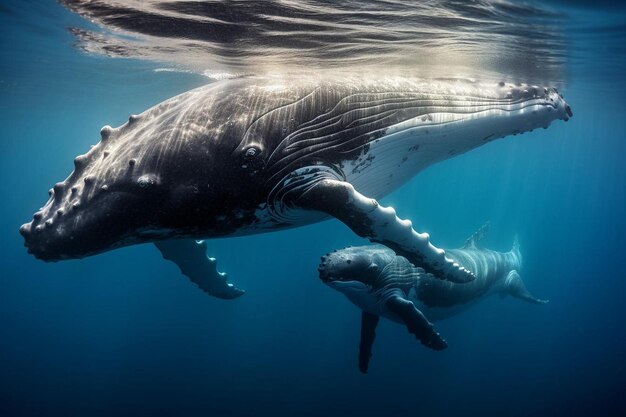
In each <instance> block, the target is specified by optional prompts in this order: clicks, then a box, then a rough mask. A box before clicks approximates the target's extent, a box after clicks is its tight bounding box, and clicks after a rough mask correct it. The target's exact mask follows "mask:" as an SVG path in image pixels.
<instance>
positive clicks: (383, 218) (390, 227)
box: [295, 178, 474, 283]
mask: <svg viewBox="0 0 626 417" xmlns="http://www.w3.org/2000/svg"><path fill="white" fill-rule="evenodd" d="M295 204H296V205H298V206H299V207H301V208H304V209H310V210H318V211H322V212H325V213H327V214H330V215H331V216H333V217H336V218H337V219H339V220H341V221H342V222H343V223H345V224H346V225H347V226H348V227H350V228H351V229H352V230H353V231H354V232H355V233H356V234H358V235H359V236H362V237H367V238H369V240H370V241H372V242H377V243H381V244H383V245H385V246H387V247H389V248H390V249H392V250H393V251H394V252H395V253H396V254H397V255H400V256H404V257H405V258H407V259H408V260H409V261H410V262H411V263H412V264H413V265H415V266H417V267H421V268H424V270H425V271H426V272H430V273H432V274H433V275H434V276H435V277H437V278H439V279H445V280H448V281H452V282H457V283H465V282H469V281H471V280H473V279H474V275H473V274H472V273H471V272H470V271H469V270H467V269H466V268H464V267H462V266H460V265H459V264H458V263H456V262H454V261H453V260H451V259H449V258H447V257H446V256H445V252H444V251H443V250H442V249H439V248H436V247H435V246H433V245H432V244H431V243H430V239H429V236H428V234H426V233H417V232H416V231H415V230H413V226H412V224H411V222H410V221H408V220H401V219H400V218H398V217H397V216H396V212H395V210H394V209H393V208H391V207H382V206H381V205H379V204H378V202H377V201H376V200H374V199H371V198H367V197H365V196H364V195H362V194H360V193H359V192H358V191H356V190H355V189H354V187H353V186H352V184H350V183H348V182H345V181H340V180H337V179H327V178H324V179H321V180H317V181H316V182H315V183H314V184H313V185H311V186H310V187H309V188H308V189H307V190H306V191H304V192H303V193H302V194H301V195H299V196H298V198H297V200H296V202H295Z"/></svg>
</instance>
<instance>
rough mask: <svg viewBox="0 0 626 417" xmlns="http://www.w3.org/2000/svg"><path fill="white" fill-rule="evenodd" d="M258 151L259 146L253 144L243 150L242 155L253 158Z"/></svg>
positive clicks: (259, 151)
mask: <svg viewBox="0 0 626 417" xmlns="http://www.w3.org/2000/svg"><path fill="white" fill-rule="evenodd" d="M259 153H261V150H260V149H259V148H255V147H254V146H251V147H249V148H248V149H246V151H245V152H244V156H245V157H246V158H254V157H255V156H257V155H258V154H259Z"/></svg>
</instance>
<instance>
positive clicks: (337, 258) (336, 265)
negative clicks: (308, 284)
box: [317, 246, 386, 290]
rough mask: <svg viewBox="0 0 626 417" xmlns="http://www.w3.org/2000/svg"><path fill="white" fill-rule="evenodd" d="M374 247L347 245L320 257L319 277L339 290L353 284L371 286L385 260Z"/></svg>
mask: <svg viewBox="0 0 626 417" xmlns="http://www.w3.org/2000/svg"><path fill="white" fill-rule="evenodd" d="M375 248H376V247H374V246H362V247H347V248H344V249H340V250H335V251H333V252H329V253H327V254H326V255H324V256H322V257H321V260H320V265H319V267H318V269H317V270H318V272H319V277H320V279H321V280H322V282H324V283H325V284H327V285H329V286H331V287H333V288H335V289H338V290H341V289H342V288H344V287H346V286H350V287H354V286H355V285H359V286H367V287H371V286H372V285H374V284H375V282H376V280H377V278H378V277H379V276H380V274H381V272H382V268H383V267H384V265H385V262H386V261H385V260H384V259H382V258H381V257H380V256H379V253H378V251H377V250H375Z"/></svg>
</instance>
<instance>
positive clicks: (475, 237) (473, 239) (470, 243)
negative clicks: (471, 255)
mask: <svg viewBox="0 0 626 417" xmlns="http://www.w3.org/2000/svg"><path fill="white" fill-rule="evenodd" d="M490 227H491V222H490V221H486V222H485V224H483V225H482V226H480V229H478V230H477V231H475V232H474V234H472V235H471V236H470V237H468V238H467V240H466V241H465V245H463V249H475V248H477V247H478V242H480V241H481V240H482V239H483V238H484V237H485V236H487V232H489V228H490Z"/></svg>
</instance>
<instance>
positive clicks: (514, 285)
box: [504, 270, 548, 304]
mask: <svg viewBox="0 0 626 417" xmlns="http://www.w3.org/2000/svg"><path fill="white" fill-rule="evenodd" d="M504 285H505V287H506V291H507V292H508V293H509V294H511V295H512V296H513V297H515V298H519V299H522V300H524V301H528V302H529V303H533V304H547V303H548V300H542V299H540V298H536V297H535V296H533V295H532V294H531V293H530V292H529V291H528V290H527V289H526V285H524V281H522V277H520V276H519V274H518V273H517V271H515V270H513V271H511V272H509V273H508V275H507V276H506V279H505V280H504Z"/></svg>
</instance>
